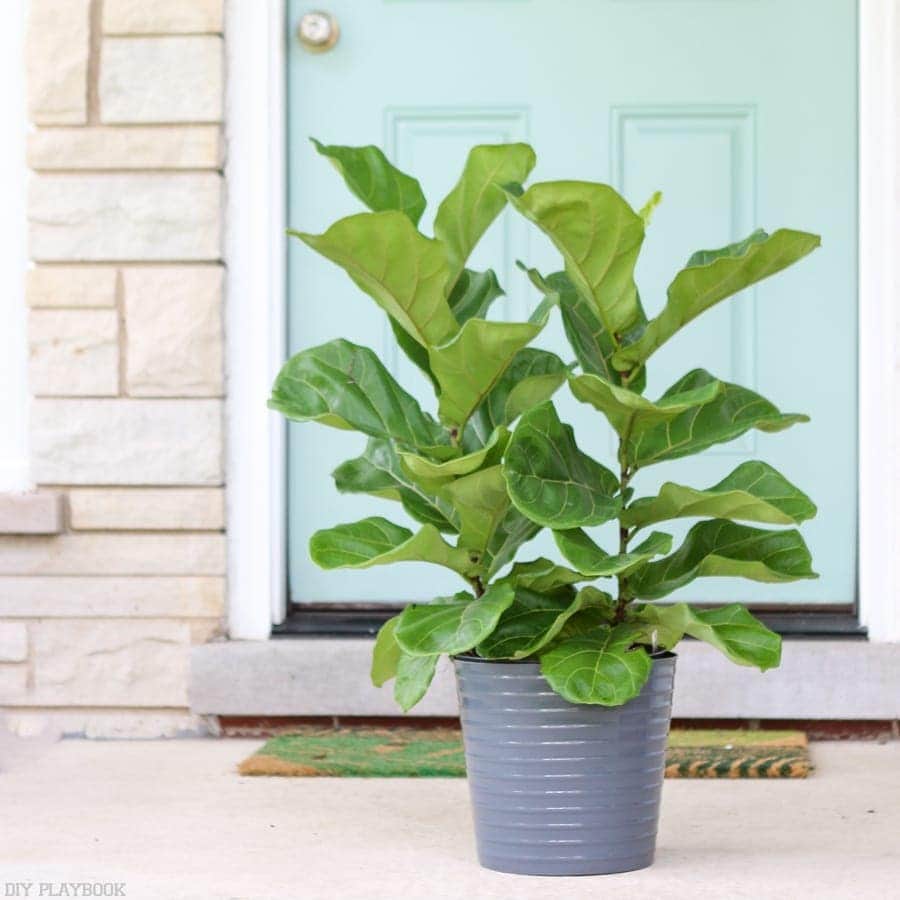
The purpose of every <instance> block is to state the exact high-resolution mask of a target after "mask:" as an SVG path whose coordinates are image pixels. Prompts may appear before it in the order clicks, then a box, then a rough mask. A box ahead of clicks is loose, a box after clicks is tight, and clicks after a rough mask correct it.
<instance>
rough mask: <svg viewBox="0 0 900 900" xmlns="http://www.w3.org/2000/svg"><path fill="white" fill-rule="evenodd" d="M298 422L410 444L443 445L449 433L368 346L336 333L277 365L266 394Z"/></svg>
mask: <svg viewBox="0 0 900 900" xmlns="http://www.w3.org/2000/svg"><path fill="white" fill-rule="evenodd" d="M269 406H270V407H271V408H272V409H275V410H278V412H280V413H283V414H284V415H285V416H287V418H289V419H294V420H296V421H298V422H304V421H315V422H321V423H322V424H323V425H331V426H332V427H333V428H345V429H355V430H356V431H361V432H363V434H368V435H369V436H371V437H378V438H387V439H390V440H393V441H397V442H399V443H401V444H406V445H407V446H410V447H418V448H434V447H436V446H437V445H440V444H443V445H445V448H446V450H447V451H448V455H449V451H450V446H449V436H448V435H447V433H446V432H445V431H444V429H443V428H441V426H440V425H438V423H437V422H435V421H434V419H432V418H431V417H430V416H429V415H427V414H426V413H424V412H422V410H421V408H420V407H419V404H418V402H417V401H416V399H415V398H414V397H412V396H411V395H410V394H407V393H406V391H404V390H403V388H401V387H400V385H399V384H397V382H396V381H395V380H394V379H393V378H392V377H391V375H390V373H389V372H388V370H387V369H385V367H384V366H383V365H382V364H381V361H380V360H379V359H378V357H377V356H376V355H375V354H374V353H373V352H372V351H371V350H369V349H368V347H360V346H358V345H356V344H351V343H350V341H345V340H343V339H338V340H334V341H329V342H328V343H327V344H321V345H319V346H318V347H312V348H310V349H309V350H303V351H301V352H300V353H297V354H295V355H294V356H292V357H291V358H290V359H289V360H288V361H287V362H286V363H285V364H284V366H282V368H281V371H280V372H279V373H278V377H277V378H276V379H275V384H274V385H273V386H272V397H271V399H270V400H269Z"/></svg>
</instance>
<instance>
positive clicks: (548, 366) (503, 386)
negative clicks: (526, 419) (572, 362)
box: [464, 347, 568, 446]
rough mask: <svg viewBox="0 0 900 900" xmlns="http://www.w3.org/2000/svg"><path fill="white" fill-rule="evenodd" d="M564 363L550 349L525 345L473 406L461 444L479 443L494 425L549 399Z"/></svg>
mask: <svg viewBox="0 0 900 900" xmlns="http://www.w3.org/2000/svg"><path fill="white" fill-rule="evenodd" d="M567 372H568V367H567V366H566V364H565V363H564V362H563V361H562V360H561V359H560V358H559V357H558V356H556V354H554V353H549V352H548V351H546V350H538V349H536V348H534V347H525V348H524V349H522V350H519V352H518V353H516V355H515V356H514V357H513V358H512V362H511V363H510V364H509V365H508V366H507V367H506V370H505V371H504V372H503V374H502V375H501V376H500V378H499V379H498V381H497V383H496V384H495V385H494V387H493V388H492V389H491V392H490V393H489V394H488V395H487V397H485V399H484V401H483V402H482V404H481V406H479V407H478V409H477V410H475V413H474V415H473V416H472V417H471V419H470V421H469V428H468V429H467V434H466V436H465V440H464V444H466V445H468V444H474V445H477V446H481V445H483V444H485V443H486V442H488V441H490V439H491V436H492V435H493V434H494V433H495V432H496V429H498V428H501V427H503V426H505V425H511V424H512V423H513V421H515V420H516V419H517V418H518V417H519V416H520V415H521V414H522V413H523V412H525V411H526V410H528V409H531V408H532V407H533V406H537V405H539V404H540V403H543V402H544V401H545V400H549V399H550V398H551V397H552V396H553V394H555V393H556V391H557V390H558V389H559V387H560V385H561V384H562V383H563V382H564V381H565V380H566V373H567Z"/></svg>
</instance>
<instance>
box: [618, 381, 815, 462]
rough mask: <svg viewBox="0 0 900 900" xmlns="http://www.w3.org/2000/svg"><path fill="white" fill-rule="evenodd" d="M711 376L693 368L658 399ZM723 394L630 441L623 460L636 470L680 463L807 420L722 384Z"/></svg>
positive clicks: (703, 383)
mask: <svg viewBox="0 0 900 900" xmlns="http://www.w3.org/2000/svg"><path fill="white" fill-rule="evenodd" d="M715 381H716V379H715V378H713V376H712V375H710V374H709V372H706V371H704V370H703V369H694V370H693V371H692V372H689V373H688V374H687V375H685V376H684V377H683V378H681V379H679V380H678V381H677V382H676V383H675V384H673V385H672V387H670V388H669V389H668V390H667V391H666V392H665V394H663V396H662V400H666V399H668V398H669V397H672V396H676V395H679V394H684V393H685V392H687V391H695V390H698V389H701V388H703V387H705V386H707V385H709V384H710V383H711V382H715ZM722 384H723V385H724V387H723V389H722V390H721V392H720V393H719V394H718V395H717V396H716V398H715V399H714V400H712V401H711V402H709V403H706V404H704V405H703V406H699V407H695V408H693V409H688V410H686V411H685V412H683V413H681V414H680V415H679V416H676V418H674V419H672V420H671V421H669V422H664V423H661V424H660V425H657V426H655V427H653V428H649V429H646V430H644V431H643V432H641V433H640V434H639V435H637V436H636V437H635V438H634V439H633V440H630V441H628V444H627V446H626V457H627V458H628V460H629V462H630V463H631V464H632V465H634V466H635V467H638V468H640V467H643V466H649V465H651V464H652V463H658V462H662V461H663V460H666V459H678V458H679V457H682V456H690V455H692V454H694V453H699V452H700V451H701V450H706V449H707V448H708V447H711V446H713V445H714V444H720V443H723V442H725V441H730V440H733V439H734V438H736V437H740V436H741V435H742V434H744V433H745V432H746V431H749V430H750V429H751V428H757V429H759V430H760V431H769V432H772V431H783V430H784V429H785V428H790V426H791V425H795V424H797V423H798V422H808V421H809V417H808V416H804V415H800V414H799V413H782V412H780V411H779V410H778V409H777V407H775V406H774V405H773V404H772V403H770V402H769V401H768V400H766V399H765V398H764V397H760V395H759V394H755V393H754V392H753V391H751V390H748V389H747V388H744V387H741V386H740V385H737V384H730V383H728V382H722Z"/></svg>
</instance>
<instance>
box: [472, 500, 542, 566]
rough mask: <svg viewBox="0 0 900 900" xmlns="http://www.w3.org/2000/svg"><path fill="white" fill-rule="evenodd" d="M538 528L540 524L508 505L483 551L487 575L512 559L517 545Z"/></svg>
mask: <svg viewBox="0 0 900 900" xmlns="http://www.w3.org/2000/svg"><path fill="white" fill-rule="evenodd" d="M540 530H541V526H540V525H536V524H535V523H534V522H532V521H531V519H528V518H526V517H525V516H523V515H522V513H520V512H519V511H518V510H517V509H516V508H515V507H514V506H510V507H509V508H508V509H507V510H506V513H505V514H504V516H503V518H502V519H501V520H500V524H499V525H498V526H497V527H496V528H495V529H494V533H493V535H492V536H491V540H490V542H489V543H488V546H487V549H486V550H485V553H484V559H485V561H487V563H488V565H487V572H486V574H487V577H488V578H493V576H494V575H496V573H497V572H499V571H500V570H501V569H502V568H503V567H504V566H505V565H506V564H507V563H509V562H511V561H512V559H513V557H514V556H515V555H516V553H517V552H518V550H519V547H521V546H522V544H525V543H527V542H528V541H530V540H531V539H532V538H533V537H534V536H535V535H536V534H537V533H538V532H539V531H540Z"/></svg>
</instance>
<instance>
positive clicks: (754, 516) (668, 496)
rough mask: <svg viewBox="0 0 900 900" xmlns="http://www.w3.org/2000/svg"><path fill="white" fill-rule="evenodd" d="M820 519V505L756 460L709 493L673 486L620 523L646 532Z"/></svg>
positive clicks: (645, 500) (636, 503)
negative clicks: (706, 521) (668, 525)
mask: <svg viewBox="0 0 900 900" xmlns="http://www.w3.org/2000/svg"><path fill="white" fill-rule="evenodd" d="M815 514H816V505H815V503H813V502H812V500H810V499H809V497H807V496H806V494H804V493H803V491H801V490H800V489H799V488H797V487H795V486H794V485H793V484H791V483H790V482H789V481H788V480H787V479H786V478H785V477H784V476H783V475H782V474H781V473H780V472H778V471H777V470H775V469H773V468H772V467H771V466H770V465H768V464H767V463H764V462H759V461H758V460H751V461H748V462H745V463H741V464H740V465H739V466H738V467H737V468H736V469H735V470H734V471H733V472H732V473H731V474H730V475H728V476H727V477H725V478H723V479H722V481H720V482H719V483H718V484H714V485H713V486H712V487H710V488H706V490H702V491H701V490H697V489H696V488H691V487H685V486H684V485H680V484H674V483H673V482H671V481H668V482H666V483H665V484H664V485H663V486H662V487H661V488H660V489H659V494H658V495H657V496H656V497H642V498H641V499H639V500H635V501H634V503H632V504H631V506H629V507H628V509H626V510H624V512H623V513H622V515H621V517H620V521H621V522H622V524H623V525H625V526H626V527H629V528H630V527H632V526H637V527H639V528H643V527H645V526H646V525H652V524H653V523H655V522H662V521H665V520H666V519H679V518H688V517H690V516H709V517H712V518H716V519H743V520H744V521H748V522H768V523H770V524H772V525H791V524H794V523H799V522H803V521H804V520H806V519H811V518H812V517H813V516H814V515H815Z"/></svg>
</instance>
